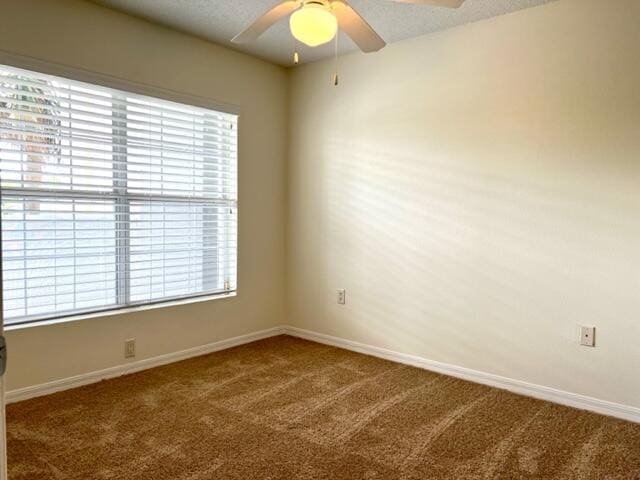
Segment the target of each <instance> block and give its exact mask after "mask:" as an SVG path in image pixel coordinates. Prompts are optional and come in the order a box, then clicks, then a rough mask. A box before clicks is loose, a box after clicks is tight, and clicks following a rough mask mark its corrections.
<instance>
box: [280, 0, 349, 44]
mask: <svg viewBox="0 0 640 480" xmlns="http://www.w3.org/2000/svg"><path fill="white" fill-rule="evenodd" d="M289 27H290V28H291V34H292V35H293V36H294V37H295V38H296V39H298V40H299V41H301V42H302V43H304V44H305V45H308V46H310V47H317V46H318V45H322V44H323V43H327V42H330V41H331V40H332V39H333V37H335V36H336V33H337V32H338V20H337V19H336V17H335V16H334V15H333V13H331V12H330V11H329V9H328V8H327V7H325V6H324V5H322V4H319V3H307V4H305V5H304V6H303V7H302V8H301V9H299V10H296V11H295V12H293V14H292V15H291V17H290V18H289Z"/></svg>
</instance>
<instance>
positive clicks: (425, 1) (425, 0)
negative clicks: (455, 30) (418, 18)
mask: <svg viewBox="0 0 640 480" xmlns="http://www.w3.org/2000/svg"><path fill="white" fill-rule="evenodd" d="M391 1H392V2H400V3H413V4H416V5H432V6H434V7H449V8H458V7H459V6H460V5H462V4H463V3H464V0H391Z"/></svg>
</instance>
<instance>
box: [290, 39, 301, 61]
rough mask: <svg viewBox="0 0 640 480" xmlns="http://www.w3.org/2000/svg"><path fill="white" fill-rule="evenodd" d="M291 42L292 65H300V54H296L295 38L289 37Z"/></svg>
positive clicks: (296, 43)
mask: <svg viewBox="0 0 640 480" xmlns="http://www.w3.org/2000/svg"><path fill="white" fill-rule="evenodd" d="M291 39H292V42H291V46H292V47H293V64H294V65H298V64H299V63H300V54H299V53H298V42H296V39H295V37H294V36H293V35H292V36H291Z"/></svg>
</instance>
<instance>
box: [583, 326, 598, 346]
mask: <svg viewBox="0 0 640 480" xmlns="http://www.w3.org/2000/svg"><path fill="white" fill-rule="evenodd" d="M580 345H583V346H585V347H595V346H596V327H588V326H585V325H582V326H581V327H580Z"/></svg>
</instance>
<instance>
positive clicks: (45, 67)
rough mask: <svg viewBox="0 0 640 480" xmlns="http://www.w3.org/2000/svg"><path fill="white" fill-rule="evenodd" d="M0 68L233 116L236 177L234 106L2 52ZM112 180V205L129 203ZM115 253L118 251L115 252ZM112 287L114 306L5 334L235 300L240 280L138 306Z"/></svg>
mask: <svg viewBox="0 0 640 480" xmlns="http://www.w3.org/2000/svg"><path fill="white" fill-rule="evenodd" d="M0 64H2V65H7V66H10V67H14V68H21V69H25V70H31V71H33V72H37V73H42V74H44V75H51V76H57V77H61V78H64V79H68V80H71V81H78V82H84V83H88V84H91V85H95V86H101V87H106V88H110V89H114V90H122V91H124V92H126V93H131V94H136V95H142V96H147V97H152V98H156V99H158V100H166V101H169V102H174V103H179V104H183V105H188V106H193V107H198V108H204V109H209V110H214V111H218V112H221V113H227V114H232V115H236V117H237V119H236V129H237V132H236V135H237V141H238V150H237V158H236V162H237V171H238V173H239V167H240V155H241V148H240V138H241V136H240V132H241V127H240V125H241V119H242V115H241V109H240V107H239V106H237V105H233V104H229V103H225V102H220V101H216V100H214V99H211V98H208V97H202V96H198V95H193V94H188V93H183V92H178V91H175V90H170V89H166V88H163V87H160V86H157V85H151V84H146V83H141V82H135V81H131V80H128V79H123V78H120V77H116V76H111V75H108V74H103V73H97V72H93V71H90V70H85V69H80V68H76V67H72V66H68V65H64V64H59V63H55V62H49V61H44V60H41V59H37V58H33V57H27V56H22V55H17V54H13V53H10V52H5V51H2V50H0ZM120 153H123V152H120ZM115 180H116V179H115V178H114V191H113V193H114V195H113V198H114V199H115V201H116V202H117V200H118V198H120V199H121V201H122V202H123V203H127V202H129V199H130V197H131V194H127V193H126V192H125V193H124V194H123V195H117V194H116V188H115ZM238 183H239V182H238ZM49 195H50V193H49ZM80 195H81V194H80ZM133 197H135V195H133ZM239 197H240V187H239V184H238V185H237V197H236V202H235V210H236V212H235V213H236V222H237V223H236V229H239V221H240V214H239V211H240V198H239ZM70 198H82V197H80V196H76V195H74V194H71V196H70ZM123 208H125V209H126V207H124V206H123ZM118 215H125V216H128V212H123V211H121V212H118V211H117V210H116V217H117V216H118ZM122 220H124V221H126V222H128V218H124V217H122V218H121V221H122ZM1 241H2V236H1V229H0V243H1ZM125 241H126V240H125ZM236 242H237V243H236V265H237V268H239V258H240V244H239V241H238V240H237V231H236ZM116 251H118V249H117V250H116ZM116 256H118V253H116ZM120 263H121V262H119V261H118V260H116V268H122V267H118V265H120ZM123 264H124V263H123ZM0 265H2V249H0ZM126 268H128V265H127V266H126ZM120 278H121V279H122V278H125V279H128V275H126V274H125V275H121V276H120ZM1 285H2V275H1V269H0V288H1ZM116 287H117V288H116V298H117V302H118V303H117V304H116V305H110V306H105V307H97V308H91V309H89V310H87V311H75V312H70V313H68V314H61V315H60V314H53V315H51V316H43V317H42V318H35V319H33V320H24V321H20V322H16V323H10V324H7V323H6V321H5V330H19V329H22V328H29V327H34V326H40V325H51V324H57V323H63V322H69V321H76V320H84V319H91V318H97V317H103V316H112V315H119V314H125V313H132V312H138V311H144V310H149V309H155V308H165V307H174V306H178V305H186V304H190V303H198V302H203V301H209V300H215V299H224V298H229V297H235V296H236V295H238V291H239V289H240V278H239V275H237V272H236V285H235V289H233V290H228V291H222V292H203V293H193V294H186V295H182V296H174V297H171V298H164V299H151V300H145V301H140V302H127V303H126V304H121V303H120V300H119V296H120V295H121V294H124V295H127V297H128V295H129V292H130V289H129V287H128V286H126V285H125V286H122V285H118V284H117V286H116ZM118 289H124V293H123V292H118V291H117V290H118ZM127 300H128V298H127ZM0 305H1V303H0ZM2 313H3V312H1V311H0V315H1V314H2Z"/></svg>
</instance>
